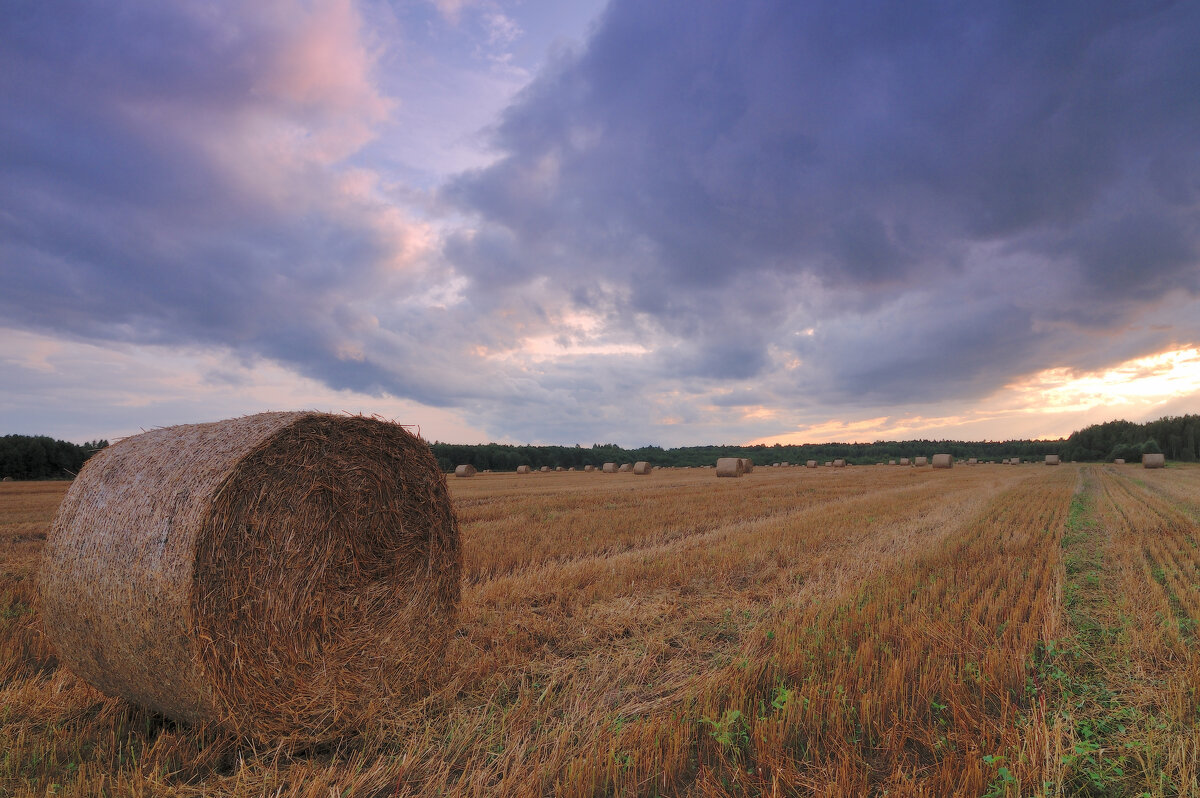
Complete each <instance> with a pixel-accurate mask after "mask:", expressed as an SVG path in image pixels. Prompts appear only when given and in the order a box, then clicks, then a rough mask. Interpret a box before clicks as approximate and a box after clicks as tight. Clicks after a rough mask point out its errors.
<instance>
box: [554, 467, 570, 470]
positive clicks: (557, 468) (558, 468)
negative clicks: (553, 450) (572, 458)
mask: <svg viewBox="0 0 1200 798" xmlns="http://www.w3.org/2000/svg"><path fill="white" fill-rule="evenodd" d="M554 470H555V471H566V470H567V469H565V468H563V467H562V466H557V467H556V468H555V469H554Z"/></svg>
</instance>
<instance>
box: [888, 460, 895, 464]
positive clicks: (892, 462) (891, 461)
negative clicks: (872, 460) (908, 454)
mask: <svg viewBox="0 0 1200 798" xmlns="http://www.w3.org/2000/svg"><path fill="white" fill-rule="evenodd" d="M895 464H896V461H895V460H888V465H895Z"/></svg>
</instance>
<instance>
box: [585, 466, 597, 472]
mask: <svg viewBox="0 0 1200 798" xmlns="http://www.w3.org/2000/svg"><path fill="white" fill-rule="evenodd" d="M583 470H584V471H595V470H596V467H595V466H590V465H586V466H584V467H583Z"/></svg>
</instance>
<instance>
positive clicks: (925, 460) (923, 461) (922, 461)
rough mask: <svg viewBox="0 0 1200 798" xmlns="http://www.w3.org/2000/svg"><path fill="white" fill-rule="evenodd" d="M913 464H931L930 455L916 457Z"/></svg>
mask: <svg viewBox="0 0 1200 798" xmlns="http://www.w3.org/2000/svg"><path fill="white" fill-rule="evenodd" d="M913 465H915V466H925V465H929V458H928V457H914V458H913Z"/></svg>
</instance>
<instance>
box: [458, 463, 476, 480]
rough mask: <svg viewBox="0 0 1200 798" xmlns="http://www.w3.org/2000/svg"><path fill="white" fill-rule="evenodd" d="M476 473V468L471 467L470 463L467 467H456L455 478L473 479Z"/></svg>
mask: <svg viewBox="0 0 1200 798" xmlns="http://www.w3.org/2000/svg"><path fill="white" fill-rule="evenodd" d="M476 473H477V472H476V471H475V466H473V465H471V464H470V463H468V464H466V465H460V466H455V468H454V476H456V477H473V476H475V474H476Z"/></svg>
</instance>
